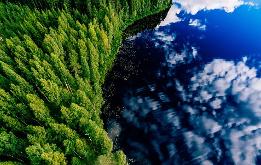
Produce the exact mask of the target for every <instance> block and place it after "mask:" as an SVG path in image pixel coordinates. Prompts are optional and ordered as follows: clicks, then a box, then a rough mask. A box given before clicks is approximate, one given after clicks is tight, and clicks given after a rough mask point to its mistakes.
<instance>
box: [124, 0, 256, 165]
mask: <svg viewBox="0 0 261 165" xmlns="http://www.w3.org/2000/svg"><path fill="white" fill-rule="evenodd" d="M251 2H253V3H250V1H241V0H219V1H217V0H205V1H203V0H193V1H192V0H176V1H175V4H174V5H173V6H172V7H171V9H170V11H169V14H168V16H167V17H166V19H165V20H164V21H163V22H161V24H160V25H159V26H158V27H157V28H156V29H155V30H154V31H153V32H150V31H146V32H144V33H139V34H138V35H137V36H136V37H132V38H129V40H132V41H133V42H135V43H138V44H137V45H142V44H140V42H144V43H145V44H144V45H146V46H147V47H151V48H153V50H154V49H155V52H153V51H151V52H150V54H148V55H147V56H146V55H145V52H146V51H145V50H142V51H141V52H139V51H138V50H135V51H137V52H138V54H139V53H140V54H142V55H143V57H146V63H140V65H141V66H143V65H144V66H147V65H148V66H150V67H149V68H153V66H154V67H155V68H154V71H155V74H157V76H155V75H154V76H153V73H152V72H151V70H146V67H143V68H142V69H143V70H142V73H140V75H139V76H140V79H141V81H138V82H139V83H140V84H138V85H136V86H135V84H134V85H133V84H132V85H133V86H131V87H129V86H128V87H126V88H127V89H128V90H127V92H126V93H124V96H123V102H124V106H125V108H124V110H123V112H122V117H123V120H124V121H122V123H121V131H122V134H121V137H120V139H122V140H123V141H124V144H123V146H125V149H124V152H126V153H128V152H129V153H128V154H129V155H130V157H134V158H136V159H137V160H139V161H140V162H142V163H143V164H166V165H167V164H203V165H210V164H239V165H251V164H260V163H261V154H260V153H261V121H260V117H261V101H260V100H261V78H260V70H261V69H260V66H261V63H260V61H261V59H260V54H261V47H260V43H261V31H260V29H261V18H260V16H261V13H260V12H261V10H257V9H256V7H250V6H252V4H257V3H258V2H257V1H251ZM214 9H221V10H214ZM206 10H210V11H208V12H206ZM145 36H146V37H145ZM141 40H142V41H141ZM156 50H157V51H156ZM162 52H163V53H162ZM157 56H160V57H163V59H162V58H160V57H158V59H159V60H153V59H154V58H155V57H157ZM156 63H157V65H155V64H156ZM158 63H160V65H158ZM135 78H137V77H135ZM129 81H135V80H134V78H133V79H131V78H130V79H129ZM123 148H124V147H123ZM128 154H127V155H128ZM142 163H140V164H142Z"/></svg>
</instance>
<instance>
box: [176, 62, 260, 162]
mask: <svg viewBox="0 0 261 165" xmlns="http://www.w3.org/2000/svg"><path fill="white" fill-rule="evenodd" d="M246 61H247V58H246V57H245V58H244V59H243V61H241V62H238V63H237V64H235V63H234V62H232V61H225V60H222V59H216V60H214V61H212V62H211V63H209V64H207V65H206V66H204V69H203V70H202V71H201V72H199V73H198V74H196V75H195V76H193V77H192V78H191V82H192V84H191V85H190V90H189V92H188V93H187V94H186V96H187V98H186V99H187V100H193V104H194V105H196V106H192V107H191V110H192V111H194V112H195V111H196V109H199V110H200V111H205V110H206V109H205V107H204V106H207V107H208V110H207V111H208V112H210V114H211V115H212V116H213V117H210V116H209V115H207V114H205V115H203V117H200V118H199V117H195V116H194V115H193V114H192V113H190V114H191V116H190V123H191V125H193V127H194V131H193V134H196V135H197V136H198V133H200V134H201V133H202V131H203V132H206V133H207V135H206V136H205V137H206V138H208V137H209V136H210V135H211V134H213V133H216V132H220V131H221V132H223V133H222V134H223V135H221V136H216V137H214V139H215V140H217V141H220V140H221V139H223V140H227V141H228V142H230V143H231V146H230V145H228V146H227V149H229V150H230V154H231V159H232V160H233V162H234V163H235V164H242V165H244V164H248V165H250V164H255V161H256V157H257V155H259V150H260V149H261V145H260V144H261V141H260V135H261V134H260V133H261V132H260V131H259V130H260V129H261V123H260V120H259V119H258V118H259V117H261V102H260V100H261V78H257V77H256V69H254V68H252V69H250V68H249V67H248V66H246V64H245V63H246ZM179 88H180V87H179ZM182 97H184V96H183V95H181V98H182ZM198 103H200V105H199V106H198ZM224 103H225V104H224ZM203 104H204V106H203ZM187 107H188V106H183V108H185V109H184V110H186V111H187V109H188V108H187ZM256 123H257V124H256ZM201 125H203V126H204V129H202V128H200V126H201ZM199 130H200V131H199ZM208 134H209V135H208ZM194 136H195V135H194ZM210 137H212V138H213V135H211V136H210ZM192 140H193V138H192ZM187 145H188V147H190V144H187ZM201 145H202V146H201V147H203V148H204V146H205V147H206V146H209V144H206V143H205V142H204V143H201ZM217 147H218V148H216V149H219V148H220V146H217ZM197 149H198V150H200V148H199V147H198V148H197ZM197 152H199V151H197ZM202 154H203V153H202ZM203 155H205V154H203Z"/></svg>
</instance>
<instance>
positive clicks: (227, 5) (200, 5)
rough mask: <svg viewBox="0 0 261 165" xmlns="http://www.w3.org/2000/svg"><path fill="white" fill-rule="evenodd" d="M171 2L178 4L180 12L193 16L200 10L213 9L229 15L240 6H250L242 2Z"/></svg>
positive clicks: (217, 0) (185, 0)
mask: <svg viewBox="0 0 261 165" xmlns="http://www.w3.org/2000/svg"><path fill="white" fill-rule="evenodd" d="M172 2H173V3H178V4H180V6H181V9H182V10H185V11H186V12H187V13H191V14H193V15H195V14H197V13H198V12H199V11H201V10H214V9H223V10H225V11H226V12H228V13H230V12H233V11H234V10H235V8H237V7H239V6H241V5H244V4H252V3H246V2H244V1H242V0H173V1H172Z"/></svg>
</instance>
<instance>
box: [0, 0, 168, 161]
mask: <svg viewBox="0 0 261 165" xmlns="http://www.w3.org/2000/svg"><path fill="white" fill-rule="evenodd" d="M169 3H170V2H167V1H163V0H146V1H145V0H88V1H84V0H75V1H71V0H45V1H43V0H30V1H29V0H19V1H17V0H9V1H5V0H2V1H1V2H0V161H1V162H2V163H4V164H126V156H125V155H124V153H123V152H122V151H113V143H112V141H111V140H110V139H109V138H108V136H107V133H106V131H105V130H104V129H103V121H102V120H101V118H100V115H101V113H102V112H101V108H102V106H103V104H104V100H103V98H102V88H101V85H102V84H103V82H104V80H105V76H106V73H107V72H108V70H109V69H110V68H111V66H112V65H113V60H114V59H115V56H116V54H117V52H118V49H119V47H120V44H121V41H122V30H123V29H124V28H125V27H126V25H128V24H130V23H131V22H133V21H134V20H136V19H139V18H140V17H142V16H144V15H146V14H148V13H150V12H153V11H156V10H160V9H164V8H167V7H168V5H169Z"/></svg>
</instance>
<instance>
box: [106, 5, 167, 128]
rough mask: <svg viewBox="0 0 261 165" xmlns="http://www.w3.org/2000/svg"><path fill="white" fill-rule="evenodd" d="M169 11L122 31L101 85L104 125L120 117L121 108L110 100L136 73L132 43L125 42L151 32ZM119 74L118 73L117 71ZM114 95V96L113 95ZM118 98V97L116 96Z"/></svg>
mask: <svg viewBox="0 0 261 165" xmlns="http://www.w3.org/2000/svg"><path fill="white" fill-rule="evenodd" d="M168 11H169V9H166V10H163V11H161V12H159V13H157V14H154V15H150V16H147V17H145V18H143V19H141V20H138V21H135V22H134V23H133V24H132V25H131V26H129V27H128V28H127V29H126V30H124V31H123V33H122V35H123V39H125V40H124V41H123V43H122V46H121V48H120V50H119V53H118V55H117V58H116V60H115V63H114V66H113V67H112V69H111V71H110V72H109V73H107V77H106V80H105V83H104V84H103V87H102V88H103V98H104V100H105V102H106V103H105V104H104V105H105V106H104V107H103V110H102V111H103V113H102V119H103V120H104V122H105V123H108V122H110V118H111V117H112V118H118V117H120V113H121V112H122V108H123V107H122V106H119V101H120V100H117V99H114V98H112V96H115V97H117V96H116V95H120V94H119V93H118V92H117V94H116V93H115V90H116V88H118V87H120V86H125V85H126V84H125V83H126V80H127V79H128V78H129V77H130V76H131V75H135V74H136V73H137V69H138V68H137V64H136V63H133V60H134V59H133V58H136V57H135V56H136V55H135V52H129V50H131V48H133V47H134V45H133V42H132V41H130V42H128V41H126V39H127V38H128V37H130V36H134V35H136V34H137V33H140V32H144V31H147V30H149V31H153V30H154V29H155V27H156V26H157V25H158V24H159V23H160V22H161V21H162V20H163V19H164V18H165V17H166V15H167V13H168ZM119 70H120V71H121V72H118V71H119ZM115 94H116V95H115ZM118 97H120V96H118Z"/></svg>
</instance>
